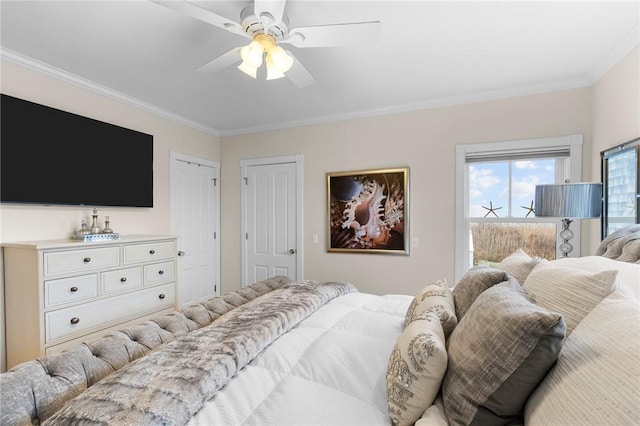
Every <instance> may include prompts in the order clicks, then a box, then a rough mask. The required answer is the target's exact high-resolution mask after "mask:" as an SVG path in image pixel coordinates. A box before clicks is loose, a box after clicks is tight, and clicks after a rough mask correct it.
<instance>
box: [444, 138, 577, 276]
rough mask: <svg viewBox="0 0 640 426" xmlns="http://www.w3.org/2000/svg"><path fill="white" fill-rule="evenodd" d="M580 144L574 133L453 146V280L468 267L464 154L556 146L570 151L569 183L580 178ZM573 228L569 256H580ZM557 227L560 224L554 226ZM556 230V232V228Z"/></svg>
mask: <svg viewBox="0 0 640 426" xmlns="http://www.w3.org/2000/svg"><path fill="white" fill-rule="evenodd" d="M582 145H583V135H581V134H574V135H568V136H556V137H547V138H532V139H521V140H507V141H501V142H483V143H474V144H459V145H456V199H455V209H456V210H455V211H456V214H455V245H454V246H455V255H454V259H455V267H454V274H455V281H456V282H457V281H458V280H459V279H460V278H461V277H462V275H463V274H464V272H465V271H466V270H467V269H468V265H467V261H468V257H469V229H470V228H469V217H468V215H469V205H468V198H469V185H468V182H469V176H468V168H467V155H468V154H480V153H487V154H488V153H496V152H497V153H500V152H510V153H514V155H515V153H517V152H518V151H521V152H530V151H532V150H533V151H540V152H543V151H546V150H548V151H549V152H552V151H554V150H557V149H559V148H568V150H569V176H570V180H571V182H580V181H581V177H582ZM508 219H509V221H510V222H517V220H512V219H518V218H508ZM540 221H541V222H542V221H545V222H547V221H554V222H559V219H545V220H542V219H540ZM576 222H577V223H576V225H574V227H572V230H573V231H574V233H575V236H574V238H573V239H572V240H571V242H572V244H573V246H574V247H575V248H574V250H573V251H572V252H571V254H570V255H571V256H572V257H573V256H579V255H580V225H579V221H576ZM557 229H558V230H559V229H560V227H557ZM558 232H559V231H558ZM556 252H557V249H556Z"/></svg>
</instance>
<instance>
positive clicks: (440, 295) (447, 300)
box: [404, 280, 458, 339]
mask: <svg viewBox="0 0 640 426" xmlns="http://www.w3.org/2000/svg"><path fill="white" fill-rule="evenodd" d="M427 312H435V313H436V314H437V315H438V317H439V318H440V323H441V324H442V330H443V331H444V337H445V339H446V338H447V337H449V335H450V334H451V332H452V331H453V329H454V328H455V326H456V325H457V324H458V318H457V317H456V310H455V307H454V304H453V293H452V292H451V288H449V286H448V285H447V281H446V280H439V281H436V282H433V283H430V284H428V285H427V286H426V287H425V288H423V289H422V290H420V291H419V292H418V294H417V295H416V297H415V298H414V299H413V301H412V302H411V305H409V308H408V309H407V313H406V315H405V319H404V326H405V327H406V326H407V325H409V323H410V322H411V321H413V320H415V319H417V318H420V317H423V316H424V315H425V314H426V313H427Z"/></svg>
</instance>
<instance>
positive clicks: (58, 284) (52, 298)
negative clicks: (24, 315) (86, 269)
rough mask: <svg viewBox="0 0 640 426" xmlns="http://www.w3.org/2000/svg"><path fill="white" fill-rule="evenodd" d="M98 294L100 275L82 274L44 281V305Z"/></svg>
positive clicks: (59, 303)
mask: <svg viewBox="0 0 640 426" xmlns="http://www.w3.org/2000/svg"><path fill="white" fill-rule="evenodd" d="M97 295H98V275H97V274H90V275H80V276H79V277H71V278H61V279H59V280H49V281H45V282H44V307H45V308H48V307H50V306H56V305H61V304H64V303H70V302H74V301H76V300H83V299H89V298H91V297H95V296H97Z"/></svg>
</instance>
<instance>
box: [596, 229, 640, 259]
mask: <svg viewBox="0 0 640 426" xmlns="http://www.w3.org/2000/svg"><path fill="white" fill-rule="evenodd" d="M595 254H596V256H604V257H608V258H609V259H614V260H619V261H621V262H630V263H640V225H630V226H625V227H624V228H621V229H618V230H617V231H615V232H612V233H611V234H609V236H607V237H606V238H605V239H604V240H602V242H601V243H600V245H599V246H598V248H597V250H596V253H595Z"/></svg>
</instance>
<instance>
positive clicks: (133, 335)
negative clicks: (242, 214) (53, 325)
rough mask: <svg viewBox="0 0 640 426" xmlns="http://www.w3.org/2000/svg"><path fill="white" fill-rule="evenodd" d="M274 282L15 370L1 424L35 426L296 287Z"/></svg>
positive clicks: (1, 386)
mask: <svg viewBox="0 0 640 426" xmlns="http://www.w3.org/2000/svg"><path fill="white" fill-rule="evenodd" d="M290 282H291V280H290V279H289V278H287V277H274V278H269V279H267V280H264V281H260V282H257V283H255V284H251V285H249V286H247V287H243V288H241V289H240V290H238V291H234V292H231V293H227V294H225V295H223V296H220V297H215V298H212V299H209V300H207V301H205V302H203V303H200V304H196V305H192V306H189V307H187V308H185V309H183V310H181V311H175V312H173V313H171V314H168V315H164V316H162V317H158V318H155V319H153V320H150V321H146V322H144V323H142V324H139V325H134V326H132V327H128V328H125V329H123V330H120V331H117V332H114V333H111V334H109V335H107V336H105V337H102V338H99V339H96V340H93V341H89V342H85V343H82V344H79V345H76V346H73V347H71V348H69V349H68V350H66V351H64V352H62V353H59V354H53V355H48V356H44V357H41V358H38V359H36V360H33V361H28V362H25V363H22V364H20V365H17V366H15V367H14V368H12V369H11V370H9V371H8V372H7V373H5V374H2V375H1V376H0V401H1V407H2V408H1V412H0V424H2V425H31V424H39V423H40V422H41V421H44V420H45V419H47V418H49V417H51V416H52V415H53V414H54V413H55V412H56V411H58V410H59V409H60V408H62V406H63V405H64V404H65V403H66V402H67V401H69V400H70V399H72V398H74V397H76V396H77V395H79V394H80V393H82V392H83V391H84V390H85V389H87V388H88V387H89V386H91V385H93V384H94V383H96V382H98V381H99V380H101V379H103V378H104V377H105V376H107V375H109V374H111V373H112V372H114V371H116V370H118V369H119V368H122V367H123V366H124V365H126V364H128V363H130V362H132V361H134V360H136V359H138V358H140V357H142V356H144V355H145V354H147V353H149V351H151V350H152V349H154V348H156V347H158V346H159V345H162V344H163V343H167V342H170V341H172V340H175V339H176V338H178V337H180V336H182V335H184V334H186V333H189V332H190V331H193V330H197V329H199V328H201V327H204V326H207V325H209V324H211V323H212V322H213V321H215V320H217V319H218V318H220V317H221V316H222V315H224V314H225V313H227V312H229V311H231V310H233V309H235V308H237V307H238V306H240V305H243V304H245V303H247V302H249V301H251V300H253V299H255V298H257V297H259V296H262V295H264V294H266V293H268V292H270V291H273V290H275V289H277V288H280V287H282V286H283V285H285V284H288V283H290Z"/></svg>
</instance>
